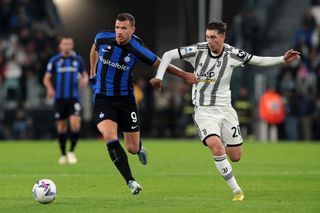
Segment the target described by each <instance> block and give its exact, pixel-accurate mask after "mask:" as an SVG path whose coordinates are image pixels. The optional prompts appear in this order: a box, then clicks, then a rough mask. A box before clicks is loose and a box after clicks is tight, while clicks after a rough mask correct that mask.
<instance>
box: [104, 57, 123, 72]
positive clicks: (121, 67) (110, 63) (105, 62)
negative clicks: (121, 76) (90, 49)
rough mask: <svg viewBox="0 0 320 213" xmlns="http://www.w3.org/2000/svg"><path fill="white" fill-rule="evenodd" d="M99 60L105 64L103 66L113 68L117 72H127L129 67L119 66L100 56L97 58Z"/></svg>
mask: <svg viewBox="0 0 320 213" xmlns="http://www.w3.org/2000/svg"><path fill="white" fill-rule="evenodd" d="M99 60H100V61H101V62H102V63H103V64H105V65H108V66H110V67H114V68H117V69H119V70H128V69H129V67H127V66H125V65H123V64H122V65H121V64H119V63H118V62H116V63H115V62H113V61H110V60H109V59H104V58H103V57H102V56H99Z"/></svg>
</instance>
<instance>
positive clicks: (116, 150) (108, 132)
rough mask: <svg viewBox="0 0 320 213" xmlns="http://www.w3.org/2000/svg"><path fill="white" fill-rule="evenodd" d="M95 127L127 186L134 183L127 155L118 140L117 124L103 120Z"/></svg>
mask: <svg viewBox="0 0 320 213" xmlns="http://www.w3.org/2000/svg"><path fill="white" fill-rule="evenodd" d="M97 127H98V129H99V131H100V132H101V134H102V136H103V139H104V140H105V141H107V149H108V153H109V156H110V158H111V160H112V162H113V163H114V165H115V166H116V167H117V169H118V171H119V172H120V173H121V175H122V177H123V178H124V179H125V181H126V183H127V184H129V182H130V181H134V178H133V177H132V173H131V169H130V166H129V162H128V157H127V154H126V152H125V151H124V149H123V148H122V146H121V144H120V142H119V139H118V134H117V123H115V122H114V121H112V120H103V121H101V122H100V123H99V124H98V125H97Z"/></svg>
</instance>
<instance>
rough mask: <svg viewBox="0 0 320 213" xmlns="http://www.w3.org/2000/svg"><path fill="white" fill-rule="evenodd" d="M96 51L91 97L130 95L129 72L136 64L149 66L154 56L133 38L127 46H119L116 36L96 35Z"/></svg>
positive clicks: (154, 58)
mask: <svg viewBox="0 0 320 213" xmlns="http://www.w3.org/2000/svg"><path fill="white" fill-rule="evenodd" d="M94 42H95V45H96V49H97V51H98V55H99V56H98V63H97V66H96V77H95V78H96V79H95V80H96V82H95V85H94V87H93V89H94V95H96V94H100V95H105V96H126V95H133V83H132V71H133V68H134V66H135V65H136V63H137V62H143V63H146V64H148V65H152V64H153V63H154V62H155V61H156V60H157V56H156V55H155V54H154V53H153V52H151V51H150V50H149V49H147V48H146V47H145V46H144V44H143V42H142V41H141V40H140V39H139V38H138V37H137V36H135V35H133V36H132V39H131V40H130V42H129V43H128V44H125V45H119V44H118V43H117V42H116V33H115V32H111V31H103V32H99V33H98V34H97V35H96V37H95V41H94Z"/></svg>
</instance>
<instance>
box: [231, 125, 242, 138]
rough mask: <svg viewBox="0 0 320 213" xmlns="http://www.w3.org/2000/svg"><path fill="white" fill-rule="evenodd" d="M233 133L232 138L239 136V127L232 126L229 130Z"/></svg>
mask: <svg viewBox="0 0 320 213" xmlns="http://www.w3.org/2000/svg"><path fill="white" fill-rule="evenodd" d="M231 129H232V131H233V134H232V137H234V138H236V137H238V136H241V131H240V126H239V125H238V126H234V127H232V128H231Z"/></svg>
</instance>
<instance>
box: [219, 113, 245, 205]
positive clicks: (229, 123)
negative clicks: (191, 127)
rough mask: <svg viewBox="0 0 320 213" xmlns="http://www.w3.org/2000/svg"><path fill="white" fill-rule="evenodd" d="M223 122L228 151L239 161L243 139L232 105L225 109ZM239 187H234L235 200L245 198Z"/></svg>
mask: <svg viewBox="0 0 320 213" xmlns="http://www.w3.org/2000/svg"><path fill="white" fill-rule="evenodd" d="M223 124H224V125H223V127H222V130H221V139H222V141H223V143H224V144H225V145H226V153H227V155H228V156H229V159H230V160H231V161H233V162H237V161H239V160H240V159H241V155H242V143H243V139H242V136H241V131H240V127H239V121H238V116H237V113H236V112H235V110H234V109H233V108H232V107H230V108H226V109H225V119H224V121H223ZM234 180H235V179H234ZM235 183H236V181H235ZM236 185H238V184H236ZM237 188H238V189H237ZM237 188H234V189H233V193H234V199H233V200H234V201H241V200H243V199H244V194H243V192H242V190H241V188H240V187H239V186H237Z"/></svg>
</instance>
